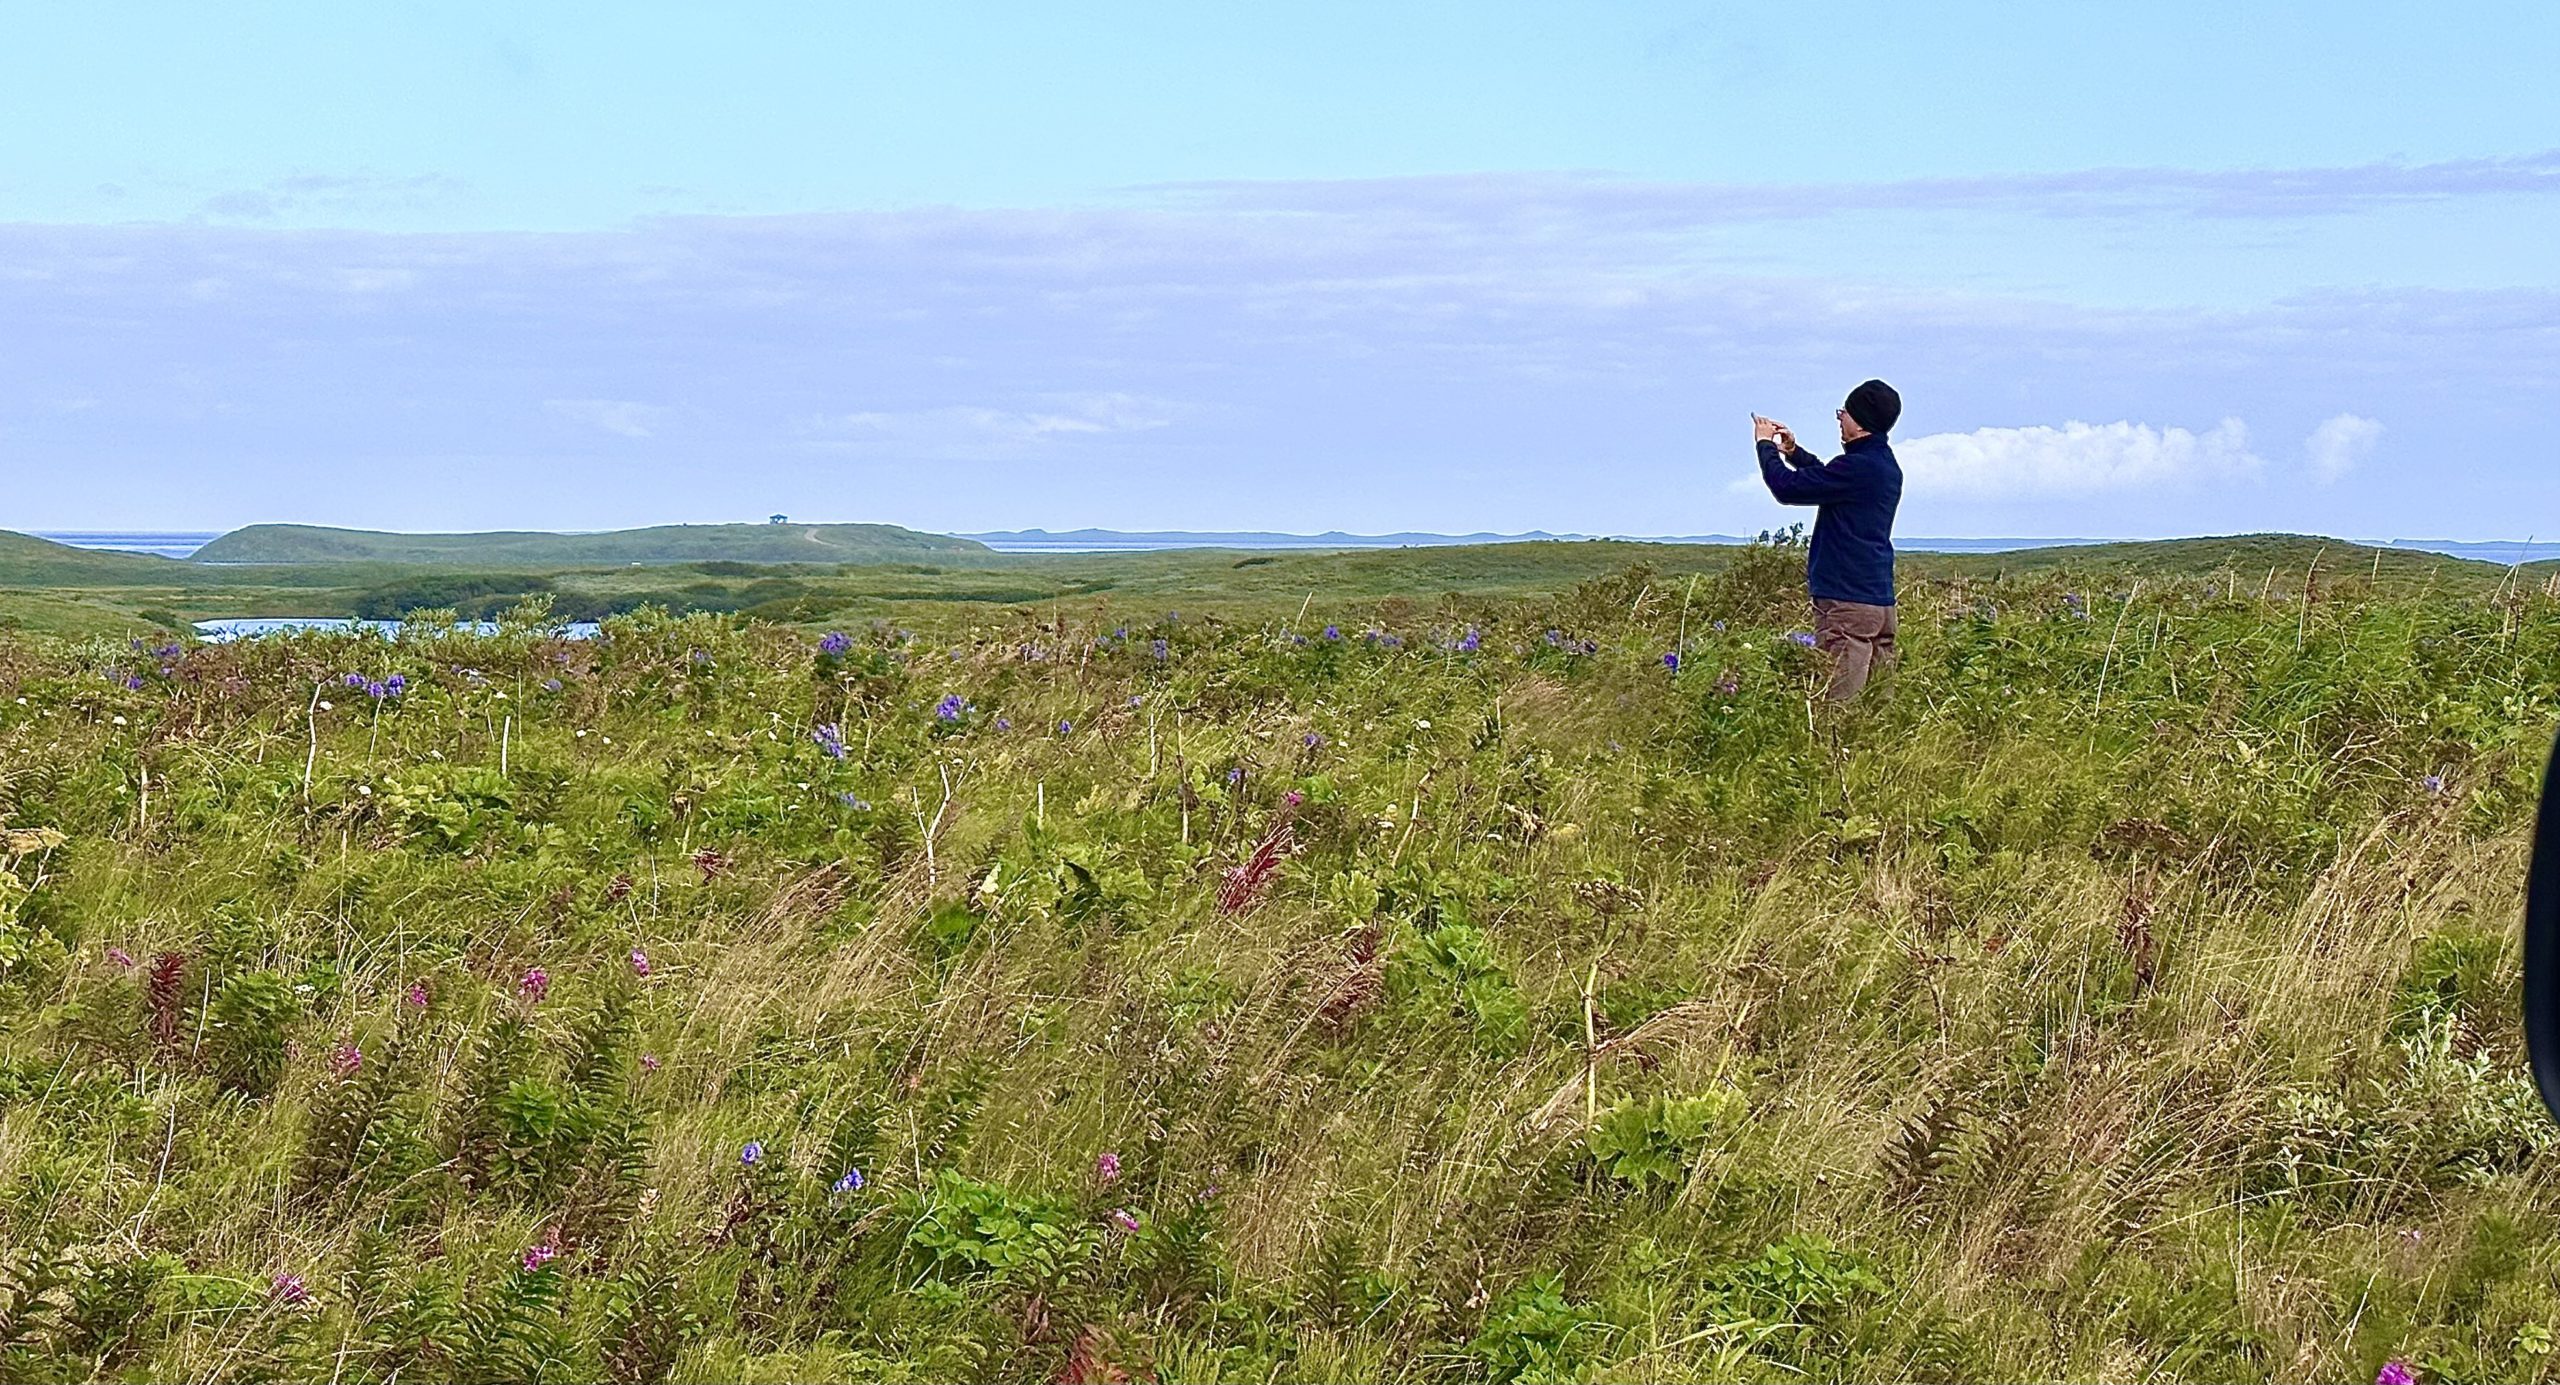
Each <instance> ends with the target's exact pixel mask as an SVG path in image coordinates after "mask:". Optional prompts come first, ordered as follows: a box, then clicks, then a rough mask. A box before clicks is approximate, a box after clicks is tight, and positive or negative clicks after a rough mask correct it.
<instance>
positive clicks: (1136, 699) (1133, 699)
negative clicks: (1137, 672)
mask: <svg viewBox="0 0 2560 1385" xmlns="http://www.w3.org/2000/svg"><path fill="white" fill-rule="evenodd" d="M1144 701H1146V699H1145V698H1144V697H1141V696H1139V695H1138V694H1136V693H1131V694H1129V705H1130V706H1132V707H1135V706H1137V705H1138V704H1139V703H1141V702H1144Z"/></svg>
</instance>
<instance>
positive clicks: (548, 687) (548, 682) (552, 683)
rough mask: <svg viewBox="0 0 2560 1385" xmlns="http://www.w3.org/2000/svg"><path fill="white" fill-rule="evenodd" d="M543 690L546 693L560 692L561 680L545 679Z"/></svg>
mask: <svg viewBox="0 0 2560 1385" xmlns="http://www.w3.org/2000/svg"><path fill="white" fill-rule="evenodd" d="M542 690H543V691H544V692H558V691H560V680H559V679H557V678H545V679H543V680H542Z"/></svg>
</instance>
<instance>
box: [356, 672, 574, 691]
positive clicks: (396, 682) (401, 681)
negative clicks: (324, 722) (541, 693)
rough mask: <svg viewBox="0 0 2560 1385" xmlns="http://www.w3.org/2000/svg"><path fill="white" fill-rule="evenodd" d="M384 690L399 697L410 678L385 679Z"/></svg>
mask: <svg viewBox="0 0 2560 1385" xmlns="http://www.w3.org/2000/svg"><path fill="white" fill-rule="evenodd" d="M552 686H553V687H555V688H556V687H558V686H560V685H559V683H558V681H557V680H554V681H553V683H552ZM382 690H383V691H384V692H387V693H389V694H391V695H392V696H393V697H398V696H399V695H400V694H402V693H404V692H407V691H408V690H409V679H408V676H407V675H405V674H399V673H395V674H393V675H391V676H390V677H388V678H385V679H383V680H382Z"/></svg>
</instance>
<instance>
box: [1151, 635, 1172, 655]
mask: <svg viewBox="0 0 2560 1385" xmlns="http://www.w3.org/2000/svg"><path fill="white" fill-rule="evenodd" d="M1147 649H1148V652H1150V653H1152V654H1154V655H1155V656H1156V657H1157V658H1159V659H1161V658H1164V657H1165V656H1166V655H1167V654H1170V653H1172V652H1173V647H1172V646H1171V645H1168V644H1166V643H1165V642H1164V641H1163V640H1162V639H1157V640H1154V641H1151V642H1150V643H1149V644H1148V645H1147Z"/></svg>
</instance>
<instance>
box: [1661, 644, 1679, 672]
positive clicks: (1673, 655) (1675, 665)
mask: <svg viewBox="0 0 2560 1385" xmlns="http://www.w3.org/2000/svg"><path fill="white" fill-rule="evenodd" d="M1662 666H1663V667H1664V668H1667V669H1669V670H1671V671H1672V672H1673V673H1678V672H1679V671H1680V651H1679V650H1676V649H1675V650H1672V651H1671V652H1670V653H1668V654H1665V655H1663V656H1662Z"/></svg>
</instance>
